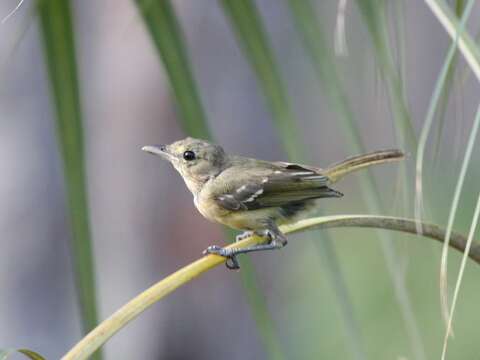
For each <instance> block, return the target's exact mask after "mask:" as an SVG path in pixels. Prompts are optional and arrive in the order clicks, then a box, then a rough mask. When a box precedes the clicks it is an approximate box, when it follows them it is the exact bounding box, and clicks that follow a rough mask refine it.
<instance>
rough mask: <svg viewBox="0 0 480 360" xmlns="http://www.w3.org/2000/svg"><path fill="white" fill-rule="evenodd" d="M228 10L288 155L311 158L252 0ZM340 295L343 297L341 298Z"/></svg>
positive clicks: (350, 329) (350, 320)
mask: <svg viewBox="0 0 480 360" xmlns="http://www.w3.org/2000/svg"><path fill="white" fill-rule="evenodd" d="M221 4H222V5H223V8H224V11H225V13H226V14H227V15H228V16H229V18H230V20H231V25H232V27H233V29H234V31H235V32H236V34H237V37H238V40H239V42H240V44H241V46H243V49H244V53H245V55H246V57H247V59H248V60H249V61H250V63H251V65H252V67H253V70H254V71H255V73H256V75H257V79H258V83H259V86H260V87H261V88H262V90H263V93H264V95H265V98H266V100H267V103H268V106H269V107H270V111H271V112H272V115H273V120H274V122H275V124H276V126H277V129H278V130H279V135H280V138H281V140H282V143H283V145H284V147H285V149H286V151H287V154H288V157H289V159H290V160H293V161H308V160H307V159H306V158H305V155H304V154H305V151H304V148H303V145H302V143H301V142H300V141H299V134H298V129H297V126H296V124H295V120H294V117H293V114H292V111H291V109H290V105H289V98H288V94H287V88H286V86H285V84H284V83H283V80H282V78H281V75H280V73H279V71H278V68H277V64H276V62H275V57H274V55H273V52H272V50H271V48H270V45H269V43H268V40H267V37H266V35H265V31H264V28H263V24H262V21H261V19H260V16H259V14H258V11H257V9H256V7H255V4H254V3H253V2H252V1H251V0H244V1H231V0H222V1H221ZM322 238H323V241H322V242H316V243H315V246H316V248H317V249H318V250H319V253H320V254H325V253H329V254H330V255H331V256H329V258H328V259H325V258H323V260H325V261H324V262H323V266H324V267H326V268H327V270H326V275H327V277H328V278H329V282H330V285H331V286H332V287H333V288H334V292H335V295H336V296H337V298H338V304H339V307H340V314H341V317H342V320H343V321H344V323H345V326H346V329H347V330H346V331H347V333H348V335H349V336H348V337H347V339H348V344H349V346H350V348H351V350H352V353H353V354H354V356H355V358H356V359H363V358H365V355H364V351H363V349H362V342H361V335H360V331H359V326H358V324H357V323H356V322H355V317H354V309H353V306H352V304H351V302H350V300H349V296H348V289H347V287H346V283H345V280H344V279H343V275H342V272H341V270H340V269H341V267H340V265H339V264H338V260H337V257H336V254H335V247H334V244H333V242H332V239H331V238H330V237H329V236H328V233H326V232H324V233H323V234H322ZM340 297H341V298H340Z"/></svg>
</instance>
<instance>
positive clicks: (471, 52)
mask: <svg viewBox="0 0 480 360" xmlns="http://www.w3.org/2000/svg"><path fill="white" fill-rule="evenodd" d="M425 3H426V4H427V5H428V6H429V7H430V10H431V11H432V13H433V15H434V16H435V17H436V18H437V19H438V21H439V22H440V23H441V24H442V25H443V27H444V28H445V30H446V31H447V33H448V35H450V37H451V38H452V39H455V36H457V33H459V39H458V47H459V48H460V51H461V53H462V55H463V57H464V58H465V60H466V62H467V63H468V65H469V66H470V69H471V70H472V71H473V73H474V74H475V76H476V77H477V79H478V80H479V81H480V47H479V46H478V45H477V44H476V43H475V40H474V39H473V38H472V37H471V36H470V34H469V33H468V32H466V31H463V32H462V31H459V29H460V28H461V25H460V22H459V20H458V18H457V17H456V16H455V14H454V13H453V12H452V10H451V9H450V8H449V6H448V5H447V4H446V3H445V2H444V1H442V0H425Z"/></svg>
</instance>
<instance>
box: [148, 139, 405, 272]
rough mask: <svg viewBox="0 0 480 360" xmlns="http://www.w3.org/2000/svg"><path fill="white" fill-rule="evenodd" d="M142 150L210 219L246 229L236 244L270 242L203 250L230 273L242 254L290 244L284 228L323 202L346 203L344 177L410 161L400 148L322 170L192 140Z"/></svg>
mask: <svg viewBox="0 0 480 360" xmlns="http://www.w3.org/2000/svg"><path fill="white" fill-rule="evenodd" d="M142 150H143V151H146V152H148V153H151V154H154V155H159V156H160V157H162V158H163V159H165V160H167V161H168V162H170V163H171V164H172V165H173V167H174V168H175V169H176V170H177V171H178V173H179V174H180V175H181V177H182V178H183V180H184V182H185V184H186V186H187V188H188V189H189V190H190V192H191V193H192V194H193V201H194V204H195V206H196V208H197V209H198V211H199V212H200V213H201V214H202V215H203V216H204V217H205V218H206V219H208V220H210V221H213V222H216V223H220V224H223V225H226V226H228V227H230V228H234V229H238V230H243V231H244V232H243V233H242V234H240V235H238V236H237V237H236V241H240V240H242V239H244V238H245V237H248V236H251V235H252V234H255V235H258V236H261V237H263V238H265V242H264V243H262V244H258V245H254V246H250V247H247V248H223V247H220V246H216V245H212V246H209V247H207V249H206V250H204V254H216V255H220V256H223V257H225V258H226V266H227V268H229V269H239V263H238V260H237V255H239V254H244V253H250V252H255V251H263V250H274V249H280V248H283V247H284V246H285V245H287V237H286V236H285V234H283V233H282V232H281V231H280V229H279V225H282V224H288V223H292V222H294V221H296V220H298V219H299V218H301V217H304V216H305V214H307V213H308V211H309V210H311V209H313V208H315V206H317V204H318V201H317V200H318V199H322V198H341V197H342V196H343V194H342V193H341V192H339V191H337V190H335V189H332V188H331V187H330V186H331V185H332V184H334V183H336V182H337V181H338V180H340V179H341V178H343V177H344V176H345V175H347V174H349V173H351V172H354V171H356V170H359V169H362V168H365V167H368V166H371V165H376V164H383V163H387V162H392V161H399V160H402V159H403V158H404V157H405V155H404V153H403V152H402V151H400V150H398V149H389V150H379V151H374V152H371V153H367V154H363V155H357V156H352V157H349V158H347V159H345V160H343V161H340V162H337V163H335V164H333V165H330V166H327V167H326V168H324V169H322V168H319V167H314V166H309V165H303V164H297V163H291V162H282V161H275V162H272V161H265V160H259V159H254V158H248V157H243V156H237V155H229V154H227V153H226V152H225V151H224V149H223V148H222V147H221V146H220V145H217V144H213V143H211V142H208V141H206V140H202V139H196V138H193V137H187V138H185V139H182V140H178V141H175V142H173V143H172V144H169V145H147V146H144V147H142Z"/></svg>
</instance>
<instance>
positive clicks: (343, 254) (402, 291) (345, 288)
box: [0, 0, 480, 359]
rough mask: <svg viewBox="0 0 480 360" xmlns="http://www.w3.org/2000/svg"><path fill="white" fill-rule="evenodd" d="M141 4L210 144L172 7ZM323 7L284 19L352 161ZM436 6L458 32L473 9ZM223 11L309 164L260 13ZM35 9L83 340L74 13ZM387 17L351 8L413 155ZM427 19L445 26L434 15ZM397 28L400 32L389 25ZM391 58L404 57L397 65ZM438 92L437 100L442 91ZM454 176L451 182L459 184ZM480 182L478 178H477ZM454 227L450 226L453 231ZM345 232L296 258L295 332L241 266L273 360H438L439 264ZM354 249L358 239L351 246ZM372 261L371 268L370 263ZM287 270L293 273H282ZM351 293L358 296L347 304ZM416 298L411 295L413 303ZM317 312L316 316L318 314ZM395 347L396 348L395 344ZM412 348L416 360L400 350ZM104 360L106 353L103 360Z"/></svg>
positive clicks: (368, 190) (463, 318)
mask: <svg viewBox="0 0 480 360" xmlns="http://www.w3.org/2000/svg"><path fill="white" fill-rule="evenodd" d="M135 3H136V5H137V7H138V9H139V10H140V13H141V15H142V17H143V20H144V22H145V25H146V27H147V29H148V31H149V33H150V35H151V39H152V41H153V43H154V44H155V46H156V48H157V50H158V54H159V56H160V59H161V61H162V63H163V66H164V68H165V70H166V74H167V76H168V79H169V84H170V86H171V88H172V91H173V94H174V99H175V102H176V104H177V105H178V107H177V108H178V112H179V116H178V121H179V122H180V124H181V126H182V128H183V130H184V131H185V133H187V134H189V135H191V136H195V137H199V138H206V139H211V138H212V133H211V131H210V130H209V125H208V121H207V118H206V115H205V111H204V109H203V106H202V101H201V97H202V93H203V91H202V90H199V89H197V86H196V83H195V79H194V74H193V71H192V67H191V64H190V56H189V54H188V51H187V49H186V45H185V40H184V36H183V32H182V26H181V25H180V23H179V21H178V19H177V16H176V14H175V11H174V8H173V6H172V3H171V1H170V0H162V1H156V0H135ZM318 3H319V2H315V1H310V0H305V1H296V0H287V1H286V4H287V5H288V9H289V10H290V12H289V15H291V17H292V19H293V21H294V23H295V29H296V30H297V31H298V33H299V34H300V36H301V39H302V44H303V46H304V51H305V54H306V56H307V57H308V59H309V61H310V62H311V64H312V65H313V69H314V75H315V76H316V77H317V80H318V82H319V83H320V84H322V88H323V90H324V94H325V96H326V99H327V100H328V103H329V105H330V106H331V107H332V109H333V110H334V111H335V112H336V114H337V116H338V117H339V120H340V121H339V123H340V124H341V125H340V126H341V129H342V131H343V133H342V135H343V136H344V137H345V139H346V141H345V146H346V147H348V148H349V149H350V151H351V152H354V153H360V152H364V151H365V147H364V145H363V141H362V138H361V135H360V132H359V126H358V124H357V119H355V115H354V112H353V111H352V105H351V104H350V101H349V99H348V96H347V89H346V88H345V85H344V84H343V83H342V81H341V79H340V76H339V73H340V70H339V68H338V64H337V59H336V58H335V56H334V54H333V52H332V49H331V46H330V45H329V43H330V42H331V41H330V39H329V38H328V35H327V33H326V32H325V31H324V29H323V27H322V26H323V25H322V20H325V19H326V18H327V16H325V17H323V16H317V15H316V9H315V6H314V5H315V4H318ZM436 3H438V4H439V6H440V8H441V9H443V10H444V11H445V13H446V16H447V18H448V21H449V22H450V23H451V24H453V25H452V26H453V27H458V19H457V17H460V16H461V15H462V14H463V11H464V9H465V8H466V2H465V1H464V0H457V1H455V2H454V8H455V13H456V17H455V15H454V12H453V11H450V10H449V8H448V7H447V5H446V4H445V3H444V1H442V0H441V1H438V2H436ZM219 4H220V5H221V6H222V9H223V11H224V15H225V17H226V18H227V19H228V23H229V25H230V26H231V28H232V29H233V30H234V33H235V34H236V36H237V40H238V42H239V44H240V45H241V47H242V49H243V51H244V55H245V57H246V59H247V60H248V61H249V62H250V65H251V66H252V69H253V71H254V73H255V76H256V80H257V83H258V86H259V87H260V88H261V90H262V91H263V95H264V96H265V99H266V104H267V106H268V108H269V109H270V111H271V114H272V119H273V122H274V124H275V126H276V129H277V130H278V135H279V138H280V139H281V140H282V142H283V145H284V147H285V149H286V152H287V154H288V156H289V158H290V159H291V160H295V161H300V160H302V161H308V159H306V158H305V151H304V149H303V145H302V141H301V140H302V135H301V131H302V130H303V129H302V128H300V126H299V124H298V123H297V121H296V119H295V116H294V114H293V112H292V109H291V102H290V97H289V95H288V87H287V84H286V83H285V82H284V81H283V78H282V75H281V74H280V71H279V66H278V63H279V61H280V59H278V57H277V56H276V55H275V53H274V51H273V50H272V48H271V46H270V43H269V38H268V37H267V35H266V31H265V29H264V25H263V22H262V20H263V19H262V17H261V16H260V14H259V12H258V10H257V8H256V3H255V2H254V1H253V0H242V1H234V0H219ZM37 6H38V10H39V15H40V27H41V31H42V34H43V41H44V51H45V59H46V63H47V66H48V73H49V76H50V82H51V90H52V98H53V102H54V105H55V110H56V114H57V130H58V131H57V134H58V142H59V148H60V151H61V153H62V157H63V164H64V171H65V183H66V192H67V199H68V207H69V211H70V219H71V227H72V233H73V236H72V245H71V247H72V253H73V259H74V264H75V274H76V277H77V292H78V298H79V303H80V305H81V312H82V322H83V329H84V331H87V330H89V329H91V328H92V327H94V326H95V324H96V323H97V309H96V304H95V298H96V295H95V271H94V269H95V267H94V264H93V255H92V248H91V247H92V245H91V239H90V228H89V212H88V201H87V185H86V181H85V179H86V174H85V159H84V139H83V127H82V112H81V104H80V95H79V92H80V90H79V88H80V86H79V81H78V76H77V72H78V70H77V65H76V54H75V41H74V30H73V24H72V18H71V9H70V2H69V1H68V0H39V2H38V5H37ZM390 6H391V3H390V2H388V1H385V0H365V1H357V2H356V8H357V9H358V10H359V13H360V14H361V18H362V19H363V22H364V24H365V25H366V29H367V31H368V34H369V36H370V41H371V44H372V45H373V50H374V51H373V56H374V58H375V60H376V64H377V66H378V68H379V72H380V74H381V76H382V78H383V80H384V82H385V84H386V89H387V92H388V95H389V99H390V104H391V111H392V117H393V120H394V124H395V127H396V129H397V136H398V138H399V143H400V145H401V146H402V147H403V148H404V149H406V150H408V151H409V152H410V153H411V154H413V155H415V153H416V149H417V140H416V134H415V131H414V127H413V122H412V117H411V114H410V111H409V108H408V101H407V99H406V96H407V95H408V88H407V86H406V84H405V82H404V80H405V79H404V77H405V74H404V73H403V69H404V65H405V64H404V63H402V62H404V61H405V60H404V57H405V53H404V51H405V49H403V48H402V46H404V44H403V43H402V42H404V39H403V38H402V37H404V36H405V34H403V33H402V29H404V24H403V23H402V22H403V21H404V19H403V18H402V16H398V17H397V18H394V19H393V20H392V19H391V18H390V17H389V16H388V15H387V14H388V11H389V9H390ZM396 6H397V7H401V6H403V4H396ZM395 9H398V8H395ZM329 15H330V14H329ZM329 15H328V16H329ZM432 16H438V15H435V14H434V13H433V12H432ZM391 21H394V23H393V24H392V23H391ZM392 28H396V29H397V32H398V33H397V34H396V35H397V36H399V38H398V39H397V42H398V43H397V44H396V46H397V47H400V48H395V45H392V41H391V38H392V36H390V35H391V34H390V32H391V29H392ZM465 41H466V42H467V47H468V48H469V49H470V52H471V53H472V57H473V58H474V59H476V60H477V61H478V59H479V58H480V56H479V54H480V51H479V49H478V46H477V45H476V44H475V42H474V40H472V39H471V38H470V37H469V36H468V34H467V35H466V40H465ZM452 51H453V50H452ZM395 54H400V55H399V56H398V57H397V58H396V57H395ZM447 60H448V61H447V62H446V63H447V65H446V66H448V68H445V72H444V74H443V75H441V76H439V80H440V79H442V76H443V77H444V78H443V82H444V86H443V89H441V93H440V92H439V93H438V96H440V95H441V100H439V102H440V106H438V102H435V104H434V105H433V106H434V109H433V110H437V112H436V113H437V117H438V119H439V121H438V125H437V129H438V130H437V134H436V141H435V144H434V148H433V153H434V156H437V154H438V152H439V150H440V146H441V138H442V136H443V134H444V132H445V130H444V129H445V128H446V126H447V124H446V122H447V121H446V120H445V114H446V112H447V110H448V105H449V98H450V97H451V96H452V94H454V93H455V67H456V66H457V59H456V58H455V56H453V53H452V56H451V58H449V59H447ZM462 85H463V84H462ZM435 90H439V88H437V89H435ZM439 91H440V90H439ZM437 107H439V109H437ZM433 110H432V111H433ZM432 121H433V112H432ZM477 126H478V124H477ZM424 145H425V144H424ZM472 149H473V140H471V141H470V144H469V151H470V153H471V152H472V151H473V150H472ZM422 151H423V150H422ZM467 164H468V162H467ZM465 166H466V165H465ZM439 169H440V170H441V171H443V172H445V173H446V172H449V171H450V172H451V169H450V168H449V167H446V165H445V164H439ZM454 175H455V174H452V178H453V176H454ZM463 175H464V174H463ZM475 176H476V179H477V178H478V174H475ZM360 178H361V179H362V180H361V181H362V187H363V195H364V197H365V200H366V204H367V208H368V209H369V210H370V211H371V212H373V213H377V214H385V210H384V209H385V207H384V206H383V205H382V201H381V199H380V196H379V193H378V191H379V190H378V189H379V187H378V185H377V184H376V183H375V181H374V178H373V176H372V175H371V174H370V173H367V174H365V175H362V176H360ZM463 180H464V179H463V176H461V177H460V181H461V182H463ZM402 185H403V186H404V192H405V195H406V196H410V195H411V193H410V189H409V178H407V175H406V172H404V178H403V180H402ZM429 185H430V187H429V189H428V191H426V196H430V197H432V194H433V195H434V196H433V198H432V199H431V202H432V206H433V207H434V208H436V209H437V213H438V214H437V213H436V214H435V218H436V219H439V221H442V220H443V219H444V217H445V216H446V212H447V209H448V205H447V202H448V201H446V200H445V199H444V196H438V194H445V193H447V192H448V193H450V190H451V189H450V188H448V186H447V185H448V184H445V183H439V182H434V183H432V184H429ZM465 187H466V189H467V190H466V191H465V193H467V194H465V195H464V198H461V195H460V194H458V195H457V196H458V199H457V200H458V202H460V201H461V203H462V205H463V206H462V207H459V209H458V212H459V213H458V216H457V218H458V223H459V224H458V226H459V227H460V228H462V229H463V228H464V227H466V225H468V223H469V221H470V216H471V209H472V207H473V204H472V201H473V200H472V198H471V196H470V194H469V193H470V191H471V190H472V191H473V190H475V191H478V189H477V188H476V186H475V184H468V179H465ZM348 205H349V203H344V206H348ZM442 211H443V213H442ZM449 226H450V227H453V220H452V221H451V223H450V224H449ZM340 231H341V232H342V235H343V236H342V237H344V238H346V239H347V240H346V241H344V242H341V243H338V244H337V243H335V244H334V243H333V242H332V239H331V237H329V235H328V234H327V233H325V232H322V239H321V241H318V240H315V243H314V245H313V246H315V249H316V252H318V254H319V255H320V257H318V256H315V257H313V258H311V256H312V254H311V252H307V251H306V252H305V253H299V254H298V257H297V258H296V259H297V260H298V259H301V260H302V264H301V266H295V267H294V268H292V269H289V270H291V271H292V272H293V273H289V274H288V277H285V278H282V286H284V287H285V289H286V290H285V292H292V293H302V294H305V295H304V296H301V297H291V298H289V302H288V304H286V305H285V308H283V309H282V315H281V316H282V319H281V321H280V324H288V327H284V326H282V328H281V331H279V329H277V328H276V326H275V321H274V319H272V316H271V315H272V314H270V312H269V308H268V306H267V301H266V299H265V297H264V296H263V294H262V293H261V289H262V287H261V286H260V284H258V283H257V280H258V278H257V274H256V273H255V270H254V268H253V266H252V263H251V260H250V258H247V257H245V258H242V281H243V285H244V291H245V294H246V297H247V299H248V302H249V303H250V306H251V311H252V315H253V317H254V319H255V321H256V325H257V330H258V333H259V335H260V337H261V339H262V341H263V345H264V347H265V350H266V353H267V355H268V356H269V358H271V359H282V358H291V357H292V358H296V357H298V358H318V357H321V356H323V357H325V356H329V357H335V358H356V359H363V358H370V357H373V358H379V359H383V358H397V357H398V358H399V357H403V356H405V357H407V358H415V359H422V358H431V357H434V356H437V355H438V353H439V352H440V349H439V344H438V340H439V339H440V338H441V337H442V335H443V334H442V331H443V327H442V323H441V317H440V316H439V309H438V299H437V298H434V297H433V296H432V294H436V293H437V291H436V287H438V283H436V282H435V281H432V278H434V279H436V278H435V276H436V273H434V272H433V271H431V270H432V269H435V270H437V269H438V263H437V260H436V258H433V257H432V256H431V252H430V247H426V248H425V249H417V248H416V252H415V253H413V254H409V259H410V263H411V264H414V269H413V270H412V269H408V270H405V269H404V265H405V264H403V263H402V261H401V260H404V259H399V257H398V253H397V252H396V251H395V250H396V249H395V248H394V247H393V245H392V237H391V236H390V235H387V234H386V233H384V232H380V233H379V234H380V237H381V239H382V242H381V244H382V250H383V251H379V249H378V246H376V244H375V243H373V242H370V241H369V239H370V238H371V234H370V233H367V232H364V231H358V230H355V231H353V230H339V232H340ZM230 238H231V237H230ZM349 238H352V239H354V240H351V241H350V240H348V239H349ZM360 244H361V245H360ZM337 249H338V252H337ZM314 253H315V252H314ZM319 258H320V261H319ZM382 258H386V261H387V268H388V271H386V272H385V271H383V268H384V265H383V264H381V260H379V259H382ZM309 259H310V261H311V262H312V263H313V264H314V265H315V266H317V265H318V264H319V263H322V265H323V264H324V265H325V270H326V271H325V272H323V271H318V268H316V267H310V268H309V267H308V265H307V264H308V261H309ZM365 259H368V260H369V261H365ZM459 260H460V257H459V256H458V255H453V256H452V264H453V265H454V266H457V265H458V263H459ZM343 264H348V266H343ZM295 265H298V264H295ZM284 267H285V268H287V265H285V266H284ZM412 267H413V266H412ZM359 268H362V272H359V271H357V270H358V269H359ZM312 269H313V270H312ZM379 269H380V270H379ZM306 274H308V281H298V279H302V280H305V279H306ZM369 274H372V276H373V275H374V276H373V278H368V275H369ZM386 274H389V275H386ZM344 275H345V276H344ZM325 276H326V277H327V278H328V279H329V281H330V285H333V291H331V288H330V287H326V286H325V285H324V283H323V282H322V280H323V278H324V277H325ZM465 281H468V282H469V283H470V284H472V283H475V281H476V274H471V273H467V274H466V280H465ZM392 282H393V287H394V292H395V293H396V297H397V301H398V302H399V304H400V306H401V311H400V313H401V314H399V312H398V309H397V308H396V307H395V306H394V305H393V304H391V301H390V300H391V297H392V295H391V294H389V291H390V290H391V288H392ZM306 283H308V284H306ZM312 284H314V286H312ZM317 285H318V286H317ZM407 289H408V292H407ZM349 291H350V293H351V294H353V295H350V294H349ZM409 292H410V293H411V295H412V297H411V299H410V298H409V295H410V294H409ZM475 295H476V293H475V289H472V288H471V287H470V288H467V289H465V290H464V292H463V297H464V298H465V299H469V298H476V297H475ZM477 297H478V296H477ZM312 299H321V304H316V303H315V302H314V300H312ZM412 303H414V304H415V306H414V307H412V305H411V304H412ZM312 304H313V305H314V311H312V306H313V305H312ZM432 304H433V305H432ZM467 305H468V306H465V308H463V309H459V314H458V323H459V324H460V325H459V326H458V327H457V329H459V332H460V333H462V334H468V335H469V336H460V337H457V338H456V339H455V342H454V343H452V346H451V351H452V353H455V354H461V356H462V358H465V359H470V358H473V357H474V356H475V354H476V353H477V352H478V351H476V350H477V349H475V346H472V345H471V343H469V342H471V339H472V338H474V334H475V329H474V327H473V326H472V322H471V319H470V316H471V314H470V312H471V311H472V309H474V306H473V305H472V304H470V303H469V304H467ZM334 308H339V309H341V316H342V318H343V320H344V324H345V325H346V327H345V329H344V330H345V334H346V338H347V339H345V338H344V337H342V336H341V335H339V334H342V331H341V329H339V326H338V325H337V316H336V314H334V313H333V312H332V311H331V309H334ZM402 320H403V321H405V322H406V330H404V329H402V328H401V327H399V326H397V324H399V323H401V321H402ZM357 321H358V322H357ZM359 324H361V325H359ZM360 329H361V330H360ZM405 335H407V336H405ZM282 336H283V337H282ZM320 339H321V344H320V341H319V340H320ZM393 339H396V340H395V341H393ZM409 342H410V347H411V351H410V352H409V351H405V348H408V345H409V344H408V343H409ZM345 345H347V346H345ZM345 348H349V350H348V351H347V350H346V349H345ZM424 348H425V350H424ZM332 354H334V355H332ZM2 355H3V353H1V352H0V358H1V357H2ZM27 355H28V354H27ZM99 357H100V354H98V358H99Z"/></svg>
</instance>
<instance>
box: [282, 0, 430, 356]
mask: <svg viewBox="0 0 480 360" xmlns="http://www.w3.org/2000/svg"><path fill="white" fill-rule="evenodd" d="M289 5H290V9H291V12H292V15H293V18H294V20H295V22H296V25H297V28H298V30H299V32H300V34H301V36H302V39H303V44H304V46H305V49H306V52H307V55H308V56H309V57H310V59H311V61H312V64H313V66H314V69H315V72H316V75H317V78H318V79H319V82H320V83H321V84H322V85H323V89H324V92H325V94H326V96H327V99H328V101H329V102H330V104H331V105H332V106H333V108H334V109H335V111H336V112H337V114H338V115H339V117H340V124H341V125H342V127H343V130H344V133H346V134H347V142H346V143H347V145H348V146H349V148H350V150H351V151H352V152H353V153H357V154H360V153H365V152H366V150H365V147H364V145H363V143H362V139H361V136H360V131H359V129H358V126H357V123H356V122H355V118H354V115H353V112H352V110H351V106H350V104H349V102H348V98H347V95H346V92H345V90H344V88H343V85H342V83H341V80H340V77H339V76H338V72H337V66H336V62H335V59H334V57H333V56H332V51H331V49H330V48H329V46H328V43H327V41H326V38H325V35H324V31H323V29H322V28H321V25H320V24H319V22H318V21H319V20H318V19H317V18H316V17H315V9H314V8H313V6H312V4H311V2H310V1H309V0H304V1H296V0H289ZM359 177H360V179H361V185H362V189H363V196H364V197H365V200H366V204H367V208H368V209H369V211H370V212H372V213H374V214H384V213H385V211H384V209H383V206H382V203H381V199H380V196H379V194H378V191H377V186H376V184H375V180H374V178H373V176H372V174H371V172H370V170H367V171H366V172H364V173H363V174H361V175H360V176H359ZM378 236H379V237H380V239H381V246H382V251H383V254H384V257H385V261H386V265H387V269H388V272H389V275H390V278H391V279H392V282H393V285H394V288H395V293H396V297H397V301H398V303H399V305H400V307H401V310H402V314H403V318H404V321H405V323H406V326H407V329H410V330H409V332H410V333H412V335H411V342H412V348H413V349H414V352H416V353H417V355H418V356H417V357H418V358H422V353H423V350H422V349H423V345H422V344H421V341H420V340H419V337H418V336H417V334H418V333H419V331H418V329H417V325H416V320H415V318H414V316H413V311H412V306H411V303H410V299H409V296H408V293H407V290H406V287H405V283H404V280H403V279H402V278H400V277H399V276H398V272H399V264H398V259H397V256H396V251H395V248H394V245H393V237H392V236H391V235H390V234H389V233H380V232H379V233H378ZM325 250H327V249H325ZM325 250H324V251H325ZM344 313H345V314H346V315H345V316H348V314H349V311H347V308H345V310H344ZM349 317H350V316H348V317H346V318H347V319H348V318H349ZM350 322H351V321H350ZM352 327H353V328H354V327H356V325H355V324H354V323H351V325H350V326H349V328H350V329H351V328H352ZM415 349H417V350H415Z"/></svg>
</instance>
